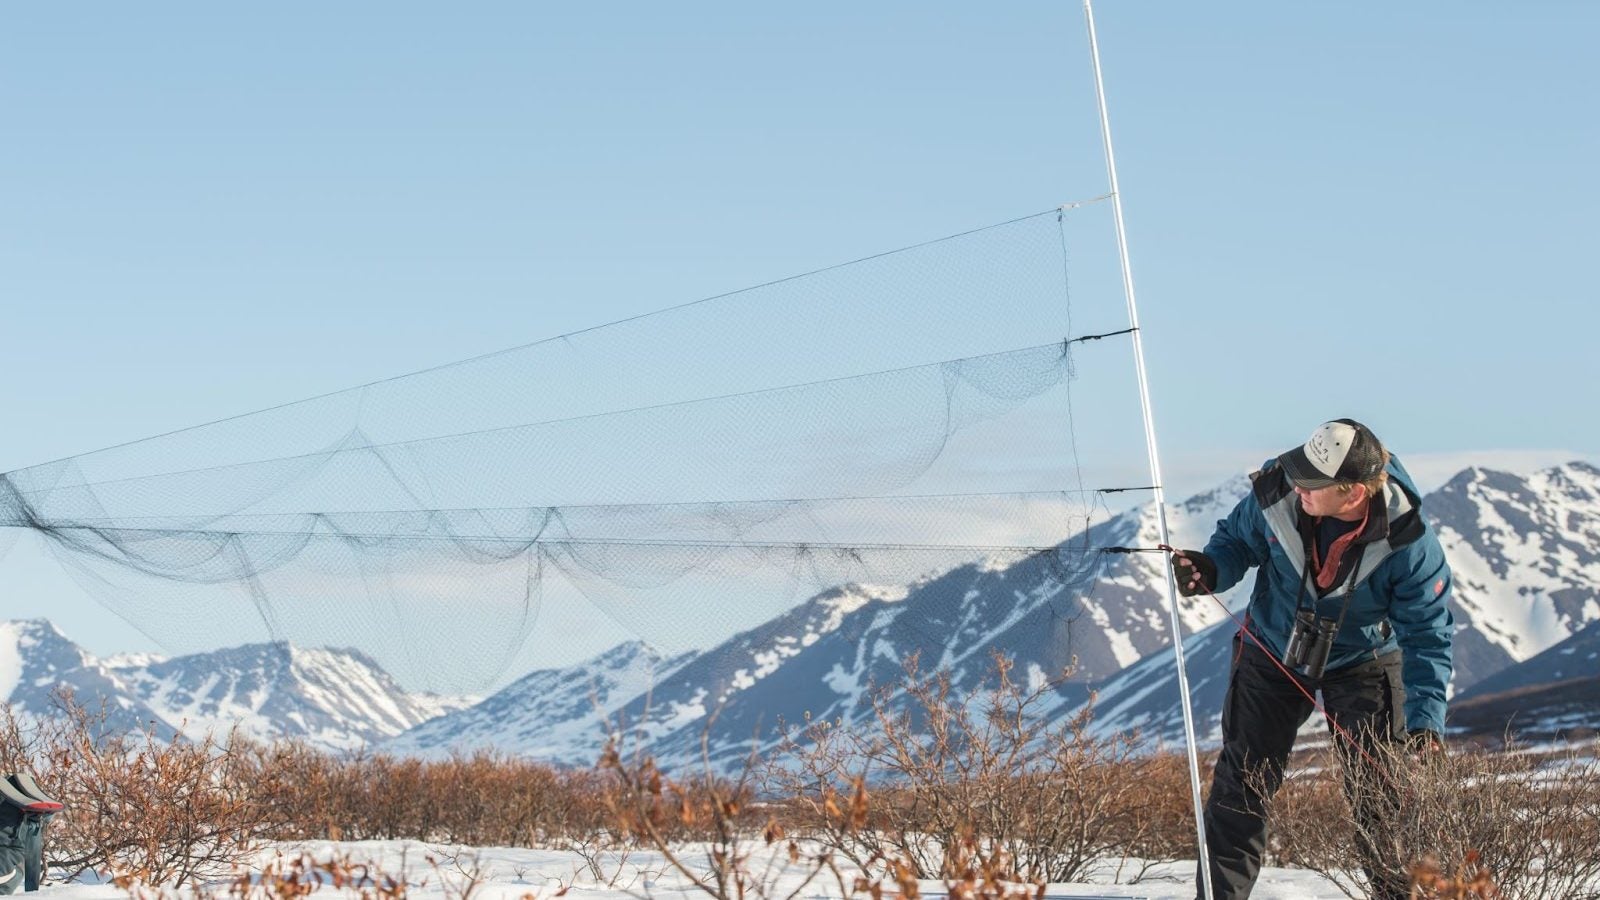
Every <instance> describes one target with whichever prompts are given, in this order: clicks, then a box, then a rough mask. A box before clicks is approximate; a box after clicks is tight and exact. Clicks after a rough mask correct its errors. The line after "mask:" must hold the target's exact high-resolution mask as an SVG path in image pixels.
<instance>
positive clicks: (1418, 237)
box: [0, 2, 1600, 649]
mask: <svg viewBox="0 0 1600 900" xmlns="http://www.w3.org/2000/svg"><path fill="white" fill-rule="evenodd" d="M1097 14H1098V19H1099V27H1100V37H1101V44H1102V54H1103V60H1104V65H1105V74H1106V80H1107V89H1108V92H1109V101H1110V103H1111V113H1112V123H1113V126H1114V129H1115V137H1116V140H1117V152H1118V154H1119V163H1120V167H1121V172H1120V174H1121V178H1122V187H1123V193H1124V198H1125V203H1126V211H1127V217H1128V229H1129V238H1130V243H1131V248H1132V254H1133V264H1134V271H1135V278H1136V281H1137V285H1138V289H1139V297H1140V311H1141V316H1142V319H1143V325H1144V327H1145V341H1146V344H1145V346H1146V351H1147V353H1148V355H1149V365H1150V378H1151V385H1152V389H1153V391H1154V406H1155V411H1156V417H1157V426H1158V430H1159V433H1160V436H1161V438H1162V442H1163V456H1164V458H1165V460H1166V461H1167V462H1168V465H1169V469H1170V470H1171V471H1172V472H1173V474H1174V478H1173V481H1174V484H1175V486H1188V487H1193V488H1198V487H1202V486H1204V484H1205V483H1206V481H1207V480H1208V479H1210V478H1212V477H1213V476H1216V477H1221V476H1222V475H1226V474H1227V473H1228V472H1230V471H1232V470H1234V469H1237V468H1239V467H1240V466H1241V465H1247V464H1248V463H1249V462H1252V461H1255V460H1257V459H1259V456H1260V454H1261V453H1262V452H1263V451H1264V450H1275V449H1279V448H1281V447H1282V446H1284V445H1285V443H1286V441H1289V440H1293V439H1298V438H1299V437H1300V436H1302V435H1303V434H1304V433H1307V432H1309V430H1310V428H1311V427H1312V426H1313V425H1315V424H1316V423H1317V422H1318V421H1321V420H1322V419H1324V418H1327V417H1330V416H1335V415H1355V416H1358V417H1361V418H1364V419H1365V420H1367V421H1368V422H1369V423H1370V424H1372V425H1373V426H1374V428H1375V429H1377V431H1378V432H1379V434H1380V435H1382V436H1384V437H1385V438H1386V439H1387V440H1388V441H1389V443H1390V444H1391V445H1392V446H1395V447H1397V448H1399V449H1401V450H1402V451H1406V452H1410V453H1414V454H1441V455H1445V454H1455V455H1461V456H1469V457H1470V456H1471V455H1472V454H1475V453H1482V452H1485V451H1491V450H1494V451H1501V450H1512V451H1526V452H1528V453H1529V454H1530V455H1531V456H1534V457H1540V456H1550V457H1551V458H1559V457H1561V456H1563V455H1567V456H1593V455H1595V454H1596V452H1597V451H1600V421H1597V420H1596V419H1595V417H1593V416H1590V415H1588V414H1587V413H1586V412H1585V406H1586V405H1587V400H1586V398H1587V397H1588V396H1589V394H1590V393H1591V392H1592V390H1593V386H1594V385H1595V384H1597V383H1600V378H1597V376H1600V353H1596V352H1594V351H1593V350H1592V349H1591V345H1592V343H1593V342H1594V340H1595V339H1596V335H1600V312H1597V307H1596V304H1595V303H1594V299H1595V293H1596V289H1595V287H1594V284H1595V279H1594V276H1593V274H1592V267H1593V261H1594V259H1595V248H1596V247H1597V245H1600V225H1597V221H1600V220H1597V218H1596V215H1595V210H1596V209H1597V208H1600V174H1597V173H1596V162H1595V161H1596V160H1597V159H1600V116H1596V114H1595V97H1596V96H1597V95H1600V56H1597V54H1596V53H1595V52H1594V46H1595V45H1596V42H1597V40H1600V6H1597V5H1595V4H1592V3H1585V2H1549V3H1534V4H1518V5H1507V4H1499V3H1486V2H1452V3H1443V2H1430V3H1414V4H1367V5H1363V6H1359V7H1357V6H1352V5H1349V4H1341V5H1327V4H1281V3H1240V4H1187V3H1161V4H1157V3H1113V2H1105V3H1103V5H1102V6H1101V7H1100V8H1099V9H1097ZM1092 103H1093V96H1092V83H1091V81H1090V70H1089V64H1088V60H1087V55H1086V47H1085V41H1084V38H1083V24H1082V14H1081V9H1080V7H1079V6H1077V5H1076V4H1073V3H1069V2H1056V3H1006V4H985V5H978V4H956V3H947V4H927V3H875V4H829V3H823V4H808V5H805V6H784V7H775V6H772V5H769V4H748V3H737V4H736V3H699V4H687V5H685V4H670V5H663V4H642V3H640V4H575V5H574V4H565V5H559V6H558V5H554V4H526V3H501V4H493V3H482V4H473V5H468V6H462V5H451V6H441V5H437V4H416V3H382V4H375V3H344V4H333V5H330V4H303V3H302V4H274V5H272V6H270V7H261V8H256V9H246V8H241V7H237V6H217V5H215V4H199V3H193V4H177V3H170V4H155V5H151V4H139V5H101V6H95V7H86V6H82V5H76V4H30V5H26V6H14V7H11V8H8V9H7V10H6V11H5V12H4V13H3V14H0V111H3V114H4V129H3V134H4V140H0V304H3V310H4V313H5V320H4V321H5V331H6V334H7V340H6V342H5V347H6V350H5V359H6V361H7V363H8V369H9V374H8V377H6V378H5V379H4V382H3V384H4V387H3V391H4V401H3V406H4V410H5V417H6V422H5V427H4V429H3V438H0V471H4V470H9V469H14V468H19V467H22V466H26V465H29V464H32V463H37V462H41V461H44V460H49V459H54V458H57V457H62V456H68V455H72V454H76V453H79V452H83V451H87V450H91V449H94V448H97V447H101V446H105V445H108V444H113V443H118V442H121V441H125V440H129V439H132V438H137V437H141V436H144V435H148V434H154V433H157V432H162V431H167V430H170V429H173V428H178V427H182V426H186V425H191V424H195V423H198V422H203V421H207V420H211V419H216V418H220V417H223V416H228V415H232V414H235V413H239V412H243V411H247V410H251V409H257V408H261V407H265V406H270V405H274V404H277V403H280V402H283V401H286V400H291V399H295V398H299V397H303V396H309V395H313V394H319V393H323V392H326V391H330V390H334V389H338V388H342V387H347V386H350V385H354V384H359V383H363V382H367V381H372V380H376V379H380V378H384V377H387V376H390V375H394V374H398V373H401V372H406V371H411V370H414V369H418V368H422V367H425V366H430V365H434V364H438V363H442V362H447V361H450V360H454V359H460V358H464V357H468V356H473V355H476V354H479V353H483V352H486V351H491V350H495V349H498V348H500V347H504V346H509V345H513V344H520V343H524V342H527V341H529V340H533V339H537V338H540V337H545V336H549V335H552V334H557V333H561V332H565V331H569V330H572V329H575V328H580V327H583V326H586V325H591V324H595V323H598V322H603V321H608V320H613V319H617V318H621V317H625V316H629V315H634V314H637V313H641V312H645V311H648V310H653V309H658V308H661V307H665V306H670V305H673V304H677V303H681V302H684V301H687V300H692V299H695V298H698V297H702V296H707V295H711V294H717V293H721V292H723V291H726V290H729V289H733V288H737V287H741V286H744V285H748V284H754V283H759V282H763V281H767V280H770V279H772V278H775V277H780V276H784V275H788V274H792V273H795V272H801V271H806V270H810V269H815V268H817V267H819V266H824V265H828V264H831V263H835V262H839V261H842V260H847V259H852V258H856V257H860V256H864V255H867V254H870V253H874V252H877V251H881V250H884V249H889V248H893V247H897V246H901V245H904V244H909V243H913V242H916V241H919V240H924V239H928V238H932V237H937V236H940V235H944V234H950V233H954V232H959V231H963V230H966V229H968V228H972V227H976V226H981V225H985V224H988V223H992V222H996V221H1001V220H1005V219H1010V218H1013V217H1016V216H1019V215H1024V214H1027V213H1031V212H1036V211H1038V210H1042V209H1046V208H1049V207H1051V206H1054V205H1056V204H1059V203H1061V202H1064V201H1069V200H1074V199H1081V198H1086V197H1091V196H1094V195H1097V194H1100V193H1102V192H1103V191H1104V190H1105V173H1104V168H1103V161H1102V157H1101V150H1100V144H1099V136H1098V131H1097V127H1098V126H1097V122H1096V120H1095V118H1094V109H1093V105H1092ZM1241 460H1243V461H1242V462H1241ZM18 584H19V582H13V584H12V585H11V586H10V587H7V588H0V591H3V592H4V595H9V596H8V597H7V604H6V605H7V609H6V611H5V614H6V615H7V616H9V615H12V614H39V613H40V612H41V610H39V609H38V608H37V607H39V606H40V605H41V604H43V603H47V602H48V601H45V600H43V599H42V598H40V597H39V596H38V592H37V591H36V590H34V589H32V588H31V587H29V588H28V589H27V590H22V589H20V588H18ZM23 595H25V596H23ZM13 598H14V599H13ZM90 643H93V641H90ZM101 649H112V648H108V647H102V648H101Z"/></svg>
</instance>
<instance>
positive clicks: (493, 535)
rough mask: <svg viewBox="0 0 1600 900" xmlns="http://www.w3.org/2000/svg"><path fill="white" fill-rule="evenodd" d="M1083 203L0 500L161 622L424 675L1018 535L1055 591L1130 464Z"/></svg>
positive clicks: (352, 394)
mask: <svg viewBox="0 0 1600 900" xmlns="http://www.w3.org/2000/svg"><path fill="white" fill-rule="evenodd" d="M1104 219H1105V216H1104V210H1103V209H1100V208H1096V207H1093V206H1090V207H1086V208H1080V209H1070V210H1068V209H1063V210H1051V211H1049V212H1046V213H1041V214H1038V215H1034V216H1029V217H1025V218H1022V219H1018V220H1015V221H1011V222H1006V223H1003V224H999V225H995V226H991V227H987V228H983V229H979V230H976V231H973V232H969V233H966V234H961V235H957V236H954V237H949V238H944V239H940V240H935V241H930V242H927V243H923V244H919V245H916V246H912V247H908V248H905V249H901V250H897V251H893V252H889V253H884V254H881V255H878V256H874V257H870V258H867V259H863V260H859V261H856V262H852V263H848V264H844V265H839V266H834V267H831V268H828V269H824V270H821V271H817V272H812V273H809V274H805V275H800V276H796V277H792V278H787V279H783V280H780V281H775V282H772V283H769V284H765V285H761V286H758V287H754V288H750V289H747V290H742V291H737V292H733V293H729V294H724V295H721V296H717V297H712V298H709V299H705V300H701V301H696V302H693V303H687V304H683V305H679V306H675V307H670V308H667V309H664V310H662V311H660V312H657V313H652V314H649V315H645V316H640V317H637V318H633V319H629V320H625V321H622V322H617V323H613V324H609V325H604V326H599V327H596V328H591V329H588V330H585V331H581V332H576V333H573V334H567V335H562V336H560V337H556V338H552V339H547V340H543V341H539V342H536V343H532V344H527V345H524V346H520V347H516V348H513V349H509V350H505V351H501V352H498V353H493V354H489V355H486V356H481V357H477V358H474V359H470V360H466V361H463V362H458V363H454V364H450V365H445V366H440V367H437V368H432V369H428V370H424V371H421V372H416V373H413V374H410V375H405V376H401V377H396V378H392V379H389V380H386V381H381V382H376V383H373V384H368V385H364V386H361V387H357V388H352V389H349V390H345V391H340V392H337V393H333V394H328V395H324V396H320V397H315V398H312V399H308V400H302V401H299V402H293V403H288V404H285V405H282V406H278V407H275V408H272V409H268V410H263V411H259V412H254V413H249V414H245V415H240V416H237V417H234V418H231V419H226V420H223V421H219V422H212V423H209V424H204V425H199V426H195V427H192V428H188V429H184V430H181V431H177V432H173V433H169V434H164V435H160V436H157V437H152V438H148V439H145V440H140V441H135V442H132V443H127V444H122V445H119V446H115V447H111V448H107V449H103V450H97V451H94V452H90V453H84V454H81V455H78V456H74V457H71V458H67V459H62V460H57V461H55V462H50V463H46V464H42V465H37V466H32V467H29V468H25V469H19V470H16V471H12V472H9V473H6V474H4V475H0V526H4V527H3V528H0V533H4V532H10V533H13V534H15V533H22V532H26V531H29V530H31V531H32V532H34V533H36V534H37V535H39V536H40V537H42V538H43V539H44V541H45V542H46V544H47V546H48V547H49V548H50V549H51V551H52V552H53V553H54V554H55V555H56V556H57V557H58V558H59V559H60V560H61V562H62V563H63V564H64V565H65V566H66V567H67V568H68V570H69V571H70V572H71V573H72V574H73V575H74V577H75V578H76V579H77V580H78V581H79V582H80V583H82V584H83V585H84V586H85V587H86V588H87V589H88V590H89V591H90V592H91V593H92V594H93V595H94V596H95V597H96V598H97V599H99V600H100V601H101V602H103V603H104V604H105V605H106V606H107V607H108V608H109V609H111V610H112V611H114V612H115V613H116V614H117V615H119V616H121V617H122V618H123V619H125V620H126V621H127V622H129V623H130V624H132V625H133V626H134V627H136V628H138V629H139V630H141V631H142V632H144V633H146V634H148V635H149V636H151V637H152V638H154V639H155V640H156V641H157V642H159V643H161V644H162V645H163V646H165V647H167V648H169V649H170V650H172V651H173V652H189V651H195V650H202V649H209V648H213V647H217V646H222V645H227V644H233V643H240V642H245V641H259V640H288V641H292V642H294V643H297V644H301V645H307V646H342V647H353V648H357V649H359V650H361V651H363V652H365V653H366V654H367V655H369V656H370V657H372V658H373V659H374V660H375V661H377V662H378V663H379V664H380V665H382V666H383V667H385V668H386V669H387V670H389V671H390V672H391V673H393V674H394V675H396V677H398V678H399V679H400V680H401V681H402V683H404V684H406V685H408V686H410V687H414V688H428V689H434V690H455V691H462V690H481V689H484V688H486V687H488V686H490V685H492V684H494V683H496V682H497V680H500V679H502V678H504V677H506V676H507V675H508V674H515V671H516V670H517V669H520V668H526V667H528V666H530V665H538V664H539V663H540V662H542V661H565V662H570V661H572V658H571V654H572V653H576V652H578V651H580V650H583V649H586V648H587V649H592V650H598V649H603V648H604V646H607V645H609V644H610V643H612V642H614V641H615V640H616V639H620V638H626V637H628V636H630V635H631V636H637V637H639V638H642V639H644V640H645V641H647V642H649V643H652V644H655V645H657V646H659V647H661V648H664V649H666V650H669V651H677V650H684V649H689V648H693V647H702V646H707V645H709V644H711V643H714V642H716V641H719V640H722V639H724V638H726V637H727V636H729V635H730V634H732V633H733V632H735V631H737V630H738V629H741V628H748V627H752V626H754V625H756V624H759V623H761V622H763V621H766V620H767V619H770V618H771V617H773V616H775V615H778V614H780V613H782V612H783V611H784V610H786V609H788V608H790V607H792V606H794V605H795V604H797V603H800V602H803V601H805V600H806V599H808V598H810V597H812V596H814V595H816V594H818V593H819V592H822V591H824V590H827V589H830V588H837V587H840V586H846V585H855V586H869V587H870V588H871V589H877V590H889V591H893V590H900V591H902V592H903V591H904V590H905V589H906V587H907V586H909V585H915V584H917V583H918V582H921V581H925V580H927V579H930V578H933V577H936V576H939V575H943V574H946V573H949V572H951V571H953V570H957V569H959V568H961V567H964V566H970V567H974V571H979V570H985V569H987V570H992V569H993V568H995V567H1004V566H1008V565H1014V564H1016V563H1019V562H1022V561H1031V562H1030V565H1031V566H1033V567H1034V568H1037V569H1038V570H1039V571H1042V572H1044V573H1046V575H1045V577H1047V578H1049V579H1052V580H1053V581H1054V582H1056V583H1057V585H1058V587H1059V588H1060V589H1061V596H1062V597H1063V600H1062V602H1067V598H1069V597H1070V589H1071V588H1072V587H1073V586H1074V585H1082V584H1085V583H1087V582H1088V581H1089V580H1091V579H1092V578H1093V576H1094V570H1095V566H1096V565H1097V564H1098V562H1097V561H1098V559H1099V549H1100V548H1098V547H1094V546H1091V544H1092V542H1091V541H1090V539H1089V537H1088V529H1089V526H1090V525H1091V524H1093V522H1094V520H1095V517H1096V516H1097V515H1100V514H1102V513H1103V512H1104V500H1103V497H1104V496H1105V494H1104V491H1105V490H1107V489H1111V490H1125V489H1128V488H1130V487H1135V488H1137V486H1140V485H1143V484H1144V481H1145V480H1147V479H1148V475H1147V474H1143V472H1144V470H1143V443H1142V441H1143V436H1142V431H1141V430H1140V425H1139V416H1140V413H1139V410H1138V405H1137V403H1138V401H1137V393H1136V384H1135V382H1134V375H1133V366H1132V355H1131V352H1130V349H1129V342H1128V340H1127V337H1126V335H1127V333H1128V332H1127V327H1126V322H1127V320H1126V313H1125V307H1124V306H1123V305H1122V298H1121V295H1120V290H1119V285H1118V283H1117V281H1116V278H1115V275H1114V273H1113V272H1112V271H1111V266H1112V264H1113V263H1114V255H1113V252H1112V247H1111V245H1110V244H1109V243H1108V236H1109V235H1110V234H1111V230H1110V228H1109V226H1108V224H1107V223H1106V221H1105V220H1104ZM1086 260H1087V261H1088V262H1087V263H1086V262H1085V261H1086ZM1080 434H1082V435H1088V436H1091V437H1092V438H1093V440H1085V441H1080V439H1079V436H1080ZM1080 443H1081V444H1083V447H1082V448H1081V449H1080Z"/></svg>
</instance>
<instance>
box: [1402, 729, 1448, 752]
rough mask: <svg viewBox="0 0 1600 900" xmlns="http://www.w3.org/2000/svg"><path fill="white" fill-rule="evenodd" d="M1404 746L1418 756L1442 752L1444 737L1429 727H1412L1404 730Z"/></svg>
mask: <svg viewBox="0 0 1600 900" xmlns="http://www.w3.org/2000/svg"><path fill="white" fill-rule="evenodd" d="M1406 748H1407V749H1408V750H1410V751H1411V752H1412V753H1415V754H1416V755H1418V756H1432V755H1433V754H1435V753H1443V752H1444V738H1442V737H1440V736H1439V732H1437V731H1434V730H1432V729H1429V728H1413V729H1411V730H1410V731H1408V732H1406Z"/></svg>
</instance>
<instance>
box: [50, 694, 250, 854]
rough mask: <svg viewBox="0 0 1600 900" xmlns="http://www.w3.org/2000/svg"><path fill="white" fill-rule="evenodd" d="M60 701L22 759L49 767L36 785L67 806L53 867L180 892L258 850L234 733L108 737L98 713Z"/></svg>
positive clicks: (53, 838) (55, 828) (55, 837)
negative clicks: (165, 885)
mask: <svg viewBox="0 0 1600 900" xmlns="http://www.w3.org/2000/svg"><path fill="white" fill-rule="evenodd" d="M58 703H59V704H60V715H59V716H57V717H54V718H52V719H51V720H48V721H46V722H43V723H40V724H39V725H38V726H37V727H36V728H35V729H33V734H32V740H33V745H32V747H31V748H30V752H31V753H32V754H34V755H33V756H32V759H31V760H29V761H30V762H39V761H43V762H47V763H49V764H50V765H49V766H48V768H45V769H43V770H42V771H41V772H40V775H41V786H43V787H44V788H45V789H46V790H47V791H50V792H51V793H52V794H53V796H55V797H56V799H58V800H61V801H62V802H63V803H64V804H65V805H66V809H65V810H64V811H63V812H62V813H61V814H60V815H58V816H57V818H56V820H55V822H54V823H52V825H51V827H50V829H49V832H48V834H47V839H48V841H49V845H48V849H49V851H50V852H49V853H48V855H47V859H48V860H49V862H50V864H51V865H52V866H53V867H58V868H63V869H65V870H66V871H67V872H68V873H69V875H76V874H78V873H81V872H83V871H85V870H88V869H91V868H92V869H98V870H102V871H105V872H109V873H113V874H116V875H121V876H126V877H133V878H138V879H140V880H143V881H146V882H170V883H172V884H175V885H180V886H181V885H183V884H185V883H187V882H189V881H191V880H192V879H194V878H196V877H197V876H203V875H211V874H216V873H219V872H226V871H227V870H228V867H229V866H231V865H233V864H234V863H236V862H238V861H239V860H241V859H243V858H244V857H245V856H246V855H248V854H249V853H251V852H252V851H253V850H254V849H255V848H256V847H257V845H258V844H257V840H258V839H257V836H256V832H257V830H258V826H259V825H260V823H261V812H260V808H259V806H258V805H257V804H256V802H255V799H254V796H253V794H252V791H251V790H250V789H249V786H248V784H249V783H248V778H247V777H246V776H245V774H244V773H243V772H241V771H240V767H241V766H242V765H244V764H245V759H244V756H243V754H242V752H241V749H240V747H241V742H239V741H238V740H237V736H236V735H232V734H230V735H227V736H224V737H223V738H222V739H220V740H212V739H210V738H207V739H206V740H203V741H200V742H197V743H196V742H189V741H184V740H182V739H179V738H171V739H162V738H160V737H159V736H158V735H157V733H156V732H155V730H154V729H153V728H147V729H146V730H145V731H143V732H140V733H136V734H131V735H118V734H107V733H106V730H105V727H104V725H105V714H104V711H103V710H101V711H99V712H92V711H90V710H87V709H84V708H83V707H81V706H79V705H77V704H76V703H74V702H73V699H72V697H71V696H70V695H67V694H62V695H60V696H59V697H58Z"/></svg>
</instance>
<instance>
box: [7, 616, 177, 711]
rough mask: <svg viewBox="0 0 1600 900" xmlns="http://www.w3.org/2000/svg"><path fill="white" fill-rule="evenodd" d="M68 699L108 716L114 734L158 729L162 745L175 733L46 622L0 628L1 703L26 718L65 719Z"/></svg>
mask: <svg viewBox="0 0 1600 900" xmlns="http://www.w3.org/2000/svg"><path fill="white" fill-rule="evenodd" d="M63 694H70V695H71V697H72V700H73V702H75V703H76V704H78V705H80V706H82V707H83V708H84V709H86V710H88V711H90V712H94V713H97V714H98V713H99V712H101V711H102V710H103V712H104V715H105V719H104V723H103V724H104V728H105V730H106V731H107V732H110V733H127V732H134V731H140V730H143V729H144V728H146V727H147V726H149V727H153V729H154V731H155V733H156V735H157V736H158V737H160V738H162V739H169V738H171V737H172V736H173V733H174V729H173V728H172V726H171V725H169V724H167V722H166V720H165V719H164V718H163V717H162V716H161V715H160V714H159V713H158V712H156V711H155V710H154V709H152V708H150V706H149V705H147V704H146V703H145V702H144V701H143V700H141V699H140V698H139V697H138V696H136V695H134V694H133V693H131V692H130V691H128V690H127V689H126V687H125V686H124V685H123V683H122V681H121V680H120V679H119V678H118V677H117V675H116V674H115V673H114V672H113V671H112V670H111V669H110V668H109V667H108V666H107V665H105V664H104V663H102V662H100V661H99V660H96V659H95V658H94V657H93V656H91V655H90V654H89V653H88V652H87V651H85V650H84V649H83V648H82V647H79V646H78V645H77V644H74V643H73V642H72V641H70V640H68V639H67V637H66V636H65V635H63V634H62V633H61V632H60V631H58V630H57V629H56V627H55V626H54V625H52V624H50V623H49V622H48V621H46V620H44V619H25V620H18V621H11V622H0V699H3V700H4V701H5V703H6V705H7V706H8V707H9V709H10V711H11V712H12V713H13V714H15V715H17V716H19V717H22V718H49V717H52V716H58V715H61V712H62V709H61V702H60V701H61V699H62V697H63Z"/></svg>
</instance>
